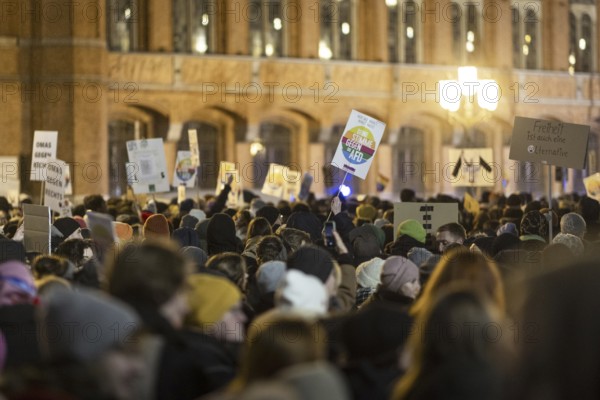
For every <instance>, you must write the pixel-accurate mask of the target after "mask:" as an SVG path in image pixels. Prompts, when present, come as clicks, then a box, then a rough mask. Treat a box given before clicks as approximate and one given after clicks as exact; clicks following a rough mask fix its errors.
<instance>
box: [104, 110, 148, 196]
mask: <svg viewBox="0 0 600 400" xmlns="http://www.w3.org/2000/svg"><path fill="white" fill-rule="evenodd" d="M145 137H146V125H145V124H142V123H141V122H139V121H136V122H133V121H125V120H114V121H110V122H109V123H108V165H109V166H110V170H109V180H110V181H109V192H110V195H111V196H115V197H118V196H121V195H124V194H125V193H127V172H126V163H127V162H128V161H129V159H128V157H127V145H126V142H127V141H129V140H135V139H141V138H145Z"/></svg>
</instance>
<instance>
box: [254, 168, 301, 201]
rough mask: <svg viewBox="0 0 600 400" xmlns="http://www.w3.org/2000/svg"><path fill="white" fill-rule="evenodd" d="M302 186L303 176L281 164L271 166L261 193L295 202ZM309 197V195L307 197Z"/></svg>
mask: <svg viewBox="0 0 600 400" xmlns="http://www.w3.org/2000/svg"><path fill="white" fill-rule="evenodd" d="M301 186H302V174H301V173H300V172H298V171H294V170H292V169H290V168H288V167H285V166H283V165H279V164H270V165H269V173H268V175H267V177H266V179H265V183H264V184H263V187H262V190H261V192H262V193H263V194H266V195H267V196H273V197H278V198H280V199H284V200H292V201H293V200H295V199H296V198H297V197H298V195H299V193H300V191H301ZM307 196H308V195H307Z"/></svg>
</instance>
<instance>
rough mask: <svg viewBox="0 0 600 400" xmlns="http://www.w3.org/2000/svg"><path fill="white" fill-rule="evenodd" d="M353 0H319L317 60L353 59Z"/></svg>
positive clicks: (354, 30) (354, 35)
mask: <svg viewBox="0 0 600 400" xmlns="http://www.w3.org/2000/svg"><path fill="white" fill-rule="evenodd" d="M353 5H354V1H353V0H321V3H320V9H319V10H314V11H316V12H317V13H318V18H319V20H320V21H321V38H320V41H319V58H321V59H324V60H330V59H332V58H333V59H340V60H352V59H354V58H355V56H354V55H355V50H354V38H355V37H356V24H355V23H354V21H355V16H354V6H353Z"/></svg>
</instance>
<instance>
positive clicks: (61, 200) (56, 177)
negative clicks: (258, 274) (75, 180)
mask: <svg viewBox="0 0 600 400" xmlns="http://www.w3.org/2000/svg"><path fill="white" fill-rule="evenodd" d="M68 168H69V166H68V165H67V163H65V162H64V161H62V160H56V159H48V160H47V161H46V172H45V177H46V185H44V205H46V206H48V207H49V208H50V209H51V210H52V211H54V212H57V213H59V214H61V215H62V214H63V213H64V212H65V210H64V209H65V206H66V205H67V204H68V203H67V204H65V189H66V187H67V170H68Z"/></svg>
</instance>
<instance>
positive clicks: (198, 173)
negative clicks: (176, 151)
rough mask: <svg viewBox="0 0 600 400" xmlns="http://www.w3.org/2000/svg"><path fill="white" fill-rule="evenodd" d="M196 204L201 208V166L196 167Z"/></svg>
mask: <svg viewBox="0 0 600 400" xmlns="http://www.w3.org/2000/svg"><path fill="white" fill-rule="evenodd" d="M196 204H198V208H200V166H199V165H198V166H197V167H196Z"/></svg>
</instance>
